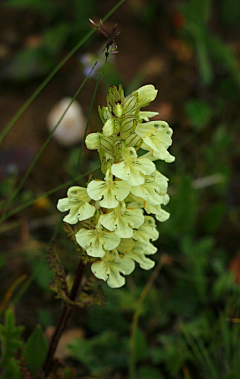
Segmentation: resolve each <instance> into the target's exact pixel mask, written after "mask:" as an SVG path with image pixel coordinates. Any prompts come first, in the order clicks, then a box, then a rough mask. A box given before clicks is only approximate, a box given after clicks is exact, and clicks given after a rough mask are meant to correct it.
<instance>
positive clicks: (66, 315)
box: [43, 261, 84, 378]
mask: <svg viewBox="0 0 240 379" xmlns="http://www.w3.org/2000/svg"><path fill="white" fill-rule="evenodd" d="M83 272H84V263H83V261H80V262H79V265H78V268H77V272H76V276H75V279H74V283H73V286H72V289H71V293H70V295H69V299H70V300H72V301H74V300H75V298H76V296H77V293H78V289H79V286H80V284H81V281H82V277H83ZM71 310H72V307H71V306H70V305H68V304H66V303H65V305H64V308H63V312H62V315H61V317H60V320H59V323H58V326H57V327H56V330H55V332H54V334H53V336H52V339H51V342H50V345H49V348H48V353H47V356H46V359H45V363H44V366H43V371H44V376H45V378H46V377H47V376H48V373H49V371H50V368H51V364H52V359H53V357H54V354H55V351H56V348H57V345H58V342H59V339H60V337H61V335H62V333H63V331H64V329H65V326H66V324H67V321H68V319H69V316H70V313H71Z"/></svg>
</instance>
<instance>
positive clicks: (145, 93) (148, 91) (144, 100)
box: [134, 84, 158, 108]
mask: <svg viewBox="0 0 240 379" xmlns="http://www.w3.org/2000/svg"><path fill="white" fill-rule="evenodd" d="M157 92H158V91H157V90H156V89H155V87H154V86H153V85H152V84H148V85H146V86H143V87H140V88H139V89H138V90H137V91H136V92H135V91H134V93H137V94H138V101H139V103H138V106H139V108H141V107H145V106H146V105H148V104H149V103H151V101H153V100H154V99H156V96H157Z"/></svg>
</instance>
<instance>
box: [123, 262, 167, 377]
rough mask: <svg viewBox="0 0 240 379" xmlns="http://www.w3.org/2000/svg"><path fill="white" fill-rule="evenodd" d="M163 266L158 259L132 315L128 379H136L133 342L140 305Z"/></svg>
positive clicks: (134, 340)
mask: <svg viewBox="0 0 240 379" xmlns="http://www.w3.org/2000/svg"><path fill="white" fill-rule="evenodd" d="M162 266H163V262H162V260H161V259H160V260H159V262H158V265H157V266H156V268H155V270H154V271H153V273H152V275H151V276H150V278H149V279H148V281H147V283H146V285H145V287H144V288H143V290H142V292H141V295H140V297H139V300H138V303H137V306H136V310H135V312H134V314H133V321H132V330H131V336H130V360H129V379H136V378H137V371H136V357H135V342H136V332H137V327H138V320H139V315H140V312H141V309H142V304H143V302H144V300H145V298H146V296H147V294H148V293H149V291H150V289H151V287H152V285H153V283H154V281H155V279H156V278H157V276H158V273H159V271H160V270H161V268H162Z"/></svg>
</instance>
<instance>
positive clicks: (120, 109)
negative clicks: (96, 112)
mask: <svg viewBox="0 0 240 379" xmlns="http://www.w3.org/2000/svg"><path fill="white" fill-rule="evenodd" d="M113 113H114V114H115V116H116V117H121V116H122V113H123V107H122V105H121V104H116V105H115V107H114V108H113Z"/></svg>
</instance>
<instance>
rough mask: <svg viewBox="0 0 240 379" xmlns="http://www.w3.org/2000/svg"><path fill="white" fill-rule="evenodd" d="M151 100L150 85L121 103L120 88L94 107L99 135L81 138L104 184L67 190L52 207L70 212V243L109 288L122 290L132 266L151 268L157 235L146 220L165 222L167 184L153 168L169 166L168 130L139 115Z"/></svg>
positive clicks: (112, 89)
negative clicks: (93, 153)
mask: <svg viewBox="0 0 240 379" xmlns="http://www.w3.org/2000/svg"><path fill="white" fill-rule="evenodd" d="M156 96H157V90H156V89H155V88H154V86H152V85H146V86H143V87H141V88H139V89H138V90H136V91H134V92H132V93H131V94H130V95H128V96H126V97H125V96H124V92H123V89H122V87H121V86H119V89H117V88H116V87H115V86H111V87H110V88H109V91H108V95H107V106H106V107H102V108H100V107H99V114H100V117H101V120H102V122H103V124H104V125H103V128H102V133H99V132H98V133H92V134H89V135H88V136H87V138H86V145H87V147H88V149H90V150H95V149H97V150H98V152H99V155H100V159H101V164H102V166H101V167H102V172H103V174H104V175H105V178H104V180H92V181H90V183H89V184H88V186H87V188H82V187H77V186H74V187H71V188H69V190H68V193H67V198H65V199H61V200H59V202H58V205H57V207H58V209H59V210H60V211H61V212H65V211H68V210H69V211H70V212H69V214H68V215H67V216H65V218H64V221H65V222H67V223H69V224H75V223H77V222H80V223H79V225H80V229H79V231H78V232H77V233H76V240H77V242H78V244H79V245H80V246H81V247H82V248H83V249H84V250H85V251H86V254H87V255H88V256H89V257H93V260H94V259H95V261H94V262H93V263H92V266H91V270H92V272H93V274H94V275H95V276H96V277H97V278H100V279H103V280H105V281H107V284H108V285H109V286H110V287H112V288H117V287H121V286H123V285H124V283H125V278H124V276H123V275H128V274H130V273H131V272H132V271H133V270H134V268H135V262H137V263H138V264H139V265H140V267H141V268H143V269H145V270H149V269H151V268H152V267H153V266H154V261H153V260H151V259H150V258H149V257H148V255H151V254H154V253H156V251H157V249H156V247H155V246H154V245H153V244H152V242H151V241H155V240H157V238H158V231H157V229H156V224H155V219H154V218H153V217H151V216H149V214H153V215H155V217H156V219H157V220H158V221H165V220H167V219H168V217H169V214H168V213H167V212H166V211H165V210H163V209H162V207H161V206H162V205H165V204H167V203H168V201H169V196H168V195H167V186H168V179H167V178H166V177H165V176H164V175H162V174H161V173H160V172H159V171H157V169H156V166H155V164H154V163H153V162H154V161H156V160H157V159H161V160H164V161H165V162H173V161H174V157H173V156H172V155H170V153H169V152H168V150H167V149H168V147H169V146H170V145H171V143H172V139H171V136H172V129H171V128H170V127H169V125H168V124H167V123H166V122H164V121H149V119H150V118H152V117H154V116H156V115H157V114H158V113H157V112H149V111H141V110H140V108H141V107H145V106H147V105H149V104H150V102H151V101H153V100H154V99H155V98H156ZM140 149H141V152H142V153H143V154H142V155H141V156H139V155H138V151H139V150H140ZM143 150H145V151H146V152H145V153H144V152H143Z"/></svg>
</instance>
